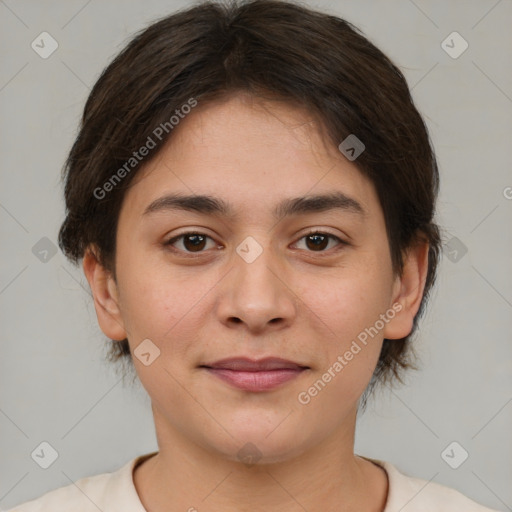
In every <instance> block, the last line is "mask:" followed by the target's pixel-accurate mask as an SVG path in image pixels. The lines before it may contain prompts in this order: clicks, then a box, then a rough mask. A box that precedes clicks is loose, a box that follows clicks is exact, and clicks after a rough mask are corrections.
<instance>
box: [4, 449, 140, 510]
mask: <svg viewBox="0 0 512 512" xmlns="http://www.w3.org/2000/svg"><path fill="white" fill-rule="evenodd" d="M145 457H148V455H143V456H140V457H136V458H135V459H132V460H130V461H129V462H127V463H126V464H125V465H124V466H122V467H121V468H119V469H118V470H116V471H114V472H111V473H102V474H99V475H94V476H89V477H85V478H81V479H80V480H77V481H76V482H74V483H73V484H70V485H66V486H65V487H60V488H58V489H55V490H53V491H50V492H47V493H46V494H44V495H43V496H41V497H39V498H36V499H34V500H31V501H26V502H24V503H22V504H20V505H18V506H16V507H14V508H11V509H9V510H8V511H7V512H50V511H51V512H68V511H69V510H73V512H98V510H102V511H103V512H118V511H119V512H121V511H122V512H125V511H126V510H130V511H131V512H145V510H144V508H143V507H142V504H141V502H140V500H139V496H138V494H137V491H136V490H135V485H134V484H133V477H132V475H133V468H134V466H135V465H136V464H137V463H139V462H140V461H141V460H143V459H144V458H145Z"/></svg>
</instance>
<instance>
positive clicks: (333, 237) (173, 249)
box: [164, 230, 350, 258]
mask: <svg viewBox="0 0 512 512" xmlns="http://www.w3.org/2000/svg"><path fill="white" fill-rule="evenodd" d="M189 235H200V236H204V237H206V238H209V239H210V240H213V238H212V237H211V236H208V235H206V234H205V233H200V232H198V231H187V232H185V233H181V234H180V235H177V236H175V237H173V238H171V239H169V240H168V241H167V242H165V243H164V245H165V246H166V247H167V246H168V247H170V248H171V250H172V251H174V252H180V253H183V254H187V255H188V256H187V257H191V258H194V257H199V256H200V255H201V254H203V253H205V252H206V251H204V250H203V251H198V252H196V253H194V252H188V251H183V250H181V249H176V248H174V247H172V244H174V243H175V242H176V241H178V240H180V239H182V238H184V237H186V236H189ZM311 235H324V236H327V237H329V238H331V239H334V240H336V241H337V242H339V243H338V246H336V247H334V251H338V250H341V249H342V248H343V246H347V245H350V244H349V243H348V242H345V241H344V240H342V239H341V238H339V237H338V236H336V235H333V234H331V233H329V232H325V231H319V230H312V231H310V232H308V233H306V234H305V235H303V236H301V237H300V238H299V240H298V241H300V240H302V239H304V238H307V237H308V236H311ZM332 249H333V248H331V250H332ZM306 252H310V253H318V254H325V253H328V252H329V250H323V251H306Z"/></svg>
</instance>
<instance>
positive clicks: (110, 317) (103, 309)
mask: <svg viewBox="0 0 512 512" xmlns="http://www.w3.org/2000/svg"><path fill="white" fill-rule="evenodd" d="M83 269H84V274H85V277H86V278H87V281H88V282H89V286H90V288H91V292H92V295H93V297H94V308H95V309H96V316H97V317H98V323H99V325H100V327H101V330H102V331H103V332H104V333H105V335H106V336H108V337H109V338H110V339H112V340H117V341H121V340H124V339H125V338H126V337H127V334H126V330H125V327H124V322H123V319H122V316H121V310H120V308H119V297H118V290H117V285H116V283H115V280H114V278H113V277H112V275H111V273H110V272H109V271H108V270H106V269H105V268H104V267H103V266H102V265H101V264H100V263H99V261H98V259H97V258H96V255H95V253H94V251H93V249H92V248H88V249H87V250H86V253H85V255H84V258H83Z"/></svg>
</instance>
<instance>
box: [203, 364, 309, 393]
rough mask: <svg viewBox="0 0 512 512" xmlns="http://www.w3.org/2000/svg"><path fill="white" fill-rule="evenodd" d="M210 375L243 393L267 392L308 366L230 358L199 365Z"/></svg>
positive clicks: (289, 379)
mask: <svg viewBox="0 0 512 512" xmlns="http://www.w3.org/2000/svg"><path fill="white" fill-rule="evenodd" d="M200 368H203V369H205V370H206V371H208V372H209V373H210V374H211V375H214V376H215V377H218V378H219V379H221V380H222V381H224V382H226V383H228V384H230V385H231V386H234V387H236V388H238V389H242V390H244V391H253V392H258V391H269V390H271V389H274V388H276V387H278V386H280V385H282V384H284V383H286V382H289V381H291V380H292V379H294V378H296V377H298V376H299V375H301V374H302V373H304V372H305V371H306V370H309V369H310V368H309V366H305V365H302V364H299V363H295V362H293V361H288V360H285V359H281V358H276V357H270V358H265V359H260V360H253V359H249V358H246V357H241V358H230V359H223V360H221V361H216V362H215V363H211V364H207V365H200Z"/></svg>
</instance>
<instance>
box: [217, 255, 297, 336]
mask: <svg viewBox="0 0 512 512" xmlns="http://www.w3.org/2000/svg"><path fill="white" fill-rule="evenodd" d="M240 254H242V253H240ZM286 281H287V273H286V272H285V270H284V262H282V261H279V257H278V255H276V254H275V253H274V252H273V251H272V249H271V248H269V247H268V246H266V247H265V248H263V251H262V252H261V254H259V256H258V257H257V258H256V259H255V260H254V261H251V260H250V259H248V260H247V259H244V258H243V257H242V256H240V255H239V254H235V255H234V258H233V268H232V270H231V271H230V272H228V274H227V276H226V278H225V279H223V280H222V288H221V293H220V298H219V302H218V304H217V314H218V315H219V319H220V321H221V322H222V323H224V324H225V325H226V326H228V327H230V328H233V327H234V326H237V325H243V326H245V329H246V330H247V331H250V332H251V333H254V334H256V333H262V332H266V331H269V330H271V331H273V330H280V329H283V328H285V327H287V326H290V325H291V323H292V322H293V319H294V318H295V316H296V309H297V308H296V296H295V294H294V293H293V291H292V289H291V287H290V283H287V282H286Z"/></svg>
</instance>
